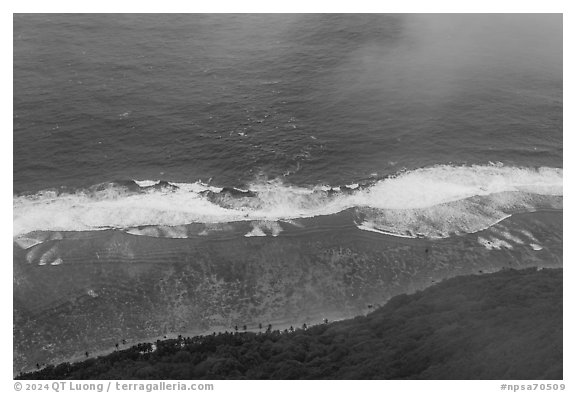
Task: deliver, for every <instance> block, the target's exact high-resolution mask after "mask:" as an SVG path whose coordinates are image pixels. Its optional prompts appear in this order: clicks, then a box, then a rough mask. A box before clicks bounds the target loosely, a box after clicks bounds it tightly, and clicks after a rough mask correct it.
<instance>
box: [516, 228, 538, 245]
mask: <svg viewBox="0 0 576 393" xmlns="http://www.w3.org/2000/svg"><path fill="white" fill-rule="evenodd" d="M520 232H521V233H522V234H523V235H524V236H526V237H527V238H528V239H530V240H532V241H533V242H534V243H538V242H539V240H538V239H536V237H535V236H534V235H533V234H532V233H530V232H529V231H527V230H525V229H522V230H520Z"/></svg>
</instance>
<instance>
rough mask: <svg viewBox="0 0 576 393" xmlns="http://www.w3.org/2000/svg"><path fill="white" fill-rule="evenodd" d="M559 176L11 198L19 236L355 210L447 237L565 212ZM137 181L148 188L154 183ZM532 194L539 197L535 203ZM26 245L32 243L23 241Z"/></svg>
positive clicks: (441, 174)
mask: <svg viewBox="0 0 576 393" xmlns="http://www.w3.org/2000/svg"><path fill="white" fill-rule="evenodd" d="M562 175H563V170H562V169H561V168H538V169H529V168H517V167H505V166H502V165H487V166H479V165H476V166H461V167H457V166H449V165H440V166H435V167H430V168H422V169H417V170H413V171H405V172H402V173H399V174H398V175H396V176H395V177H391V178H387V179H383V180H380V181H377V182H376V183H375V184H374V185H372V186H370V187H366V188H362V189H360V188H356V189H355V190H354V191H353V192H347V193H341V192H338V193H331V192H327V190H330V189H333V188H332V187H328V186H324V185H319V186H316V187H297V186H291V185H286V184H283V183H282V182H281V181H279V180H275V181H260V182H257V183H255V184H251V185H250V186H249V190H250V191H252V192H254V193H256V196H255V197H249V196H246V197H241V198H237V197H229V196H226V195H223V194H219V195H217V197H218V196H221V197H222V198H223V200H224V201H225V203H223V204H218V200H217V199H218V198H216V200H213V199H212V201H211V200H210V199H209V198H208V197H207V196H206V195H205V194H204V192H205V191H211V192H213V193H219V192H220V191H221V190H222V188H218V187H213V186H209V185H207V184H204V183H201V182H195V183H176V184H175V185H176V186H178V189H176V190H172V189H169V188H166V189H162V190H158V189H153V188H151V189H148V190H146V192H140V193H135V192H128V191H126V189H125V188H118V187H116V188H114V187H115V186H113V185H111V186H110V187H109V188H106V189H104V190H101V191H98V192H97V193H85V192H77V193H75V194H61V195H57V194H56V193H54V192H51V191H43V192H39V193H37V194H35V195H32V196H19V197H15V198H14V199H13V211H14V215H13V230H14V237H15V239H18V238H20V237H21V236H22V235H24V234H27V233H29V232H32V231H87V230H101V229H109V228H118V229H124V230H128V232H129V233H132V234H138V235H146V236H176V237H184V230H181V229H177V230H171V229H167V228H169V227H175V226H182V225H186V224H190V223H226V222H233V221H279V220H292V219H296V218H303V217H314V216H321V215H329V214H335V213H338V212H341V211H343V210H346V209H349V208H358V209H359V210H360V211H362V212H363V214H365V215H366V217H365V221H364V222H363V223H362V225H361V226H362V229H365V228H371V229H374V230H380V231H383V232H388V233H391V234H395V235H406V234H410V233H412V234H413V236H418V234H420V235H423V236H430V237H445V236H447V234H450V233H458V232H470V231H472V232H474V231H477V230H479V229H478V228H481V229H484V228H486V227H487V226H490V225H494V224H495V223H496V222H498V221H500V220H502V219H503V218H505V217H507V216H508V215H509V214H512V213H515V212H517V211H531V210H534V209H538V208H540V207H542V206H544V207H547V208H549V207H553V208H555V207H557V208H561V207H562V202H561V198H560V197H561V196H562ZM137 183H138V184H141V185H152V184H156V183H157V181H147V180H139V181H137ZM351 186H355V184H352V185H351ZM534 195H540V196H543V197H542V198H541V199H540V200H535V199H534V197H533V196H534ZM555 196H556V197H558V198H556V199H554V198H553V197H555ZM554 201H556V202H554ZM547 203H548V204H552V205H550V206H548V205H546V204H547ZM553 203H556V205H553ZM478 223H481V224H478ZM152 227H162V229H161V230H160V229H158V228H155V229H150V228H152ZM270 231H271V232H272V235H273V236H274V231H273V230H270ZM256 232H258V231H256ZM21 243H22V245H23V246H26V245H32V244H33V242H32V241H26V240H23V241H22V242H21Z"/></svg>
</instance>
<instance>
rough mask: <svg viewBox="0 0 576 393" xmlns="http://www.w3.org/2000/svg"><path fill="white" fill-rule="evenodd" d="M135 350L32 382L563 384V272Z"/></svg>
mask: <svg viewBox="0 0 576 393" xmlns="http://www.w3.org/2000/svg"><path fill="white" fill-rule="evenodd" d="M156 346H157V348H156V349H155V350H154V351H153V350H152V349H153V346H152V344H139V345H137V346H134V347H132V348H130V349H127V350H122V351H117V352H114V353H112V354H110V355H107V356H103V357H99V358H97V359H89V360H86V361H84V362H81V363H75V364H68V363H64V364H60V365H58V366H56V367H53V366H49V367H47V368H45V369H43V370H40V371H37V372H34V373H29V374H25V375H20V376H19V378H23V379H25V378H29V379H108V378H109V379H131V378H133V379H210V378H215V379H227V378H248V379H294V378H297V379H562V269H544V270H539V271H538V270H536V269H525V270H505V271H500V272H498V273H493V274H484V275H474V276H461V277H456V278H452V279H449V280H446V281H444V282H442V283H439V284H437V285H435V286H433V287H430V288H428V289H426V290H424V291H420V292H417V293H415V294H413V295H400V296H396V297H394V298H392V299H391V300H390V301H389V302H388V303H387V304H386V305H385V306H383V307H382V308H380V309H378V310H376V311H374V312H373V313H371V314H369V315H367V316H365V317H357V318H354V319H351V320H345V321H340V322H335V323H331V324H325V325H320V326H314V327H311V328H308V329H306V330H304V329H301V328H299V329H297V330H296V331H295V332H293V333H285V332H282V333H281V332H278V331H272V332H268V333H261V334H255V333H236V334H233V333H221V334H217V335H213V336H205V337H193V338H180V339H173V340H165V341H158V342H157V343H156Z"/></svg>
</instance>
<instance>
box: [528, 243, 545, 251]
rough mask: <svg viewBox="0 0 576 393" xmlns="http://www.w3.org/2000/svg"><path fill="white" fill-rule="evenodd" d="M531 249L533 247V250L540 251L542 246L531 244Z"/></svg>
mask: <svg viewBox="0 0 576 393" xmlns="http://www.w3.org/2000/svg"><path fill="white" fill-rule="evenodd" d="M530 247H532V249H533V250H536V251H540V250H541V249H542V246H541V245H540V244H536V243H530Z"/></svg>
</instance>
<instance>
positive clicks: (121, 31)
mask: <svg viewBox="0 0 576 393" xmlns="http://www.w3.org/2000/svg"><path fill="white" fill-rule="evenodd" d="M562 86H563V79H562V16H561V15H559V14H556V15H554V14H548V15H538V14H522V15H517V14H507V15H496V14H485V15H483V14H474V15H457V14H455V15H442V14H438V15H418V14H407V15H404V14H390V15H378V14H347V15H339V14H307V15H300V14H277V15H266V14H261V15H230V14H206V15H176V14H174V15H173V14H162V15H158V14H147V15H119V14H110V15H96V14H90V15H73V14H70V15H56V14H46V15H24V14H16V15H15V16H14V131H13V137H14V138H13V140H14V146H13V147H14V243H15V245H14V247H15V254H14V264H15V284H14V285H15V289H14V291H15V292H14V293H15V295H14V298H15V303H14V308H15V342H17V343H18V344H15V355H14V356H15V369H21V368H22V367H24V368H25V367H29V366H30V364H35V362H37V361H46V360H54V359H57V358H58V359H61V358H66V357H67V356H70V355H71V354H73V353H76V352H78V353H81V354H83V353H84V352H83V351H84V348H91V350H101V349H102V348H107V347H112V344H113V342H114V340H116V338H112V335H113V334H116V336H114V337H118V335H119V334H126V337H129V338H130V337H131V338H133V339H136V338H142V337H150V336H154V335H158V334H161V333H162V332H174V331H180V330H181V329H184V328H183V327H182V326H186V328H187V329H188V330H189V331H193V332H201V331H208V330H210V329H217V328H218V329H219V328H222V329H225V328H228V329H230V326H232V325H231V324H234V323H240V324H241V323H245V322H247V321H248V322H250V323H252V322H253V323H257V321H260V322H266V321H271V320H274V321H285V322H286V321H295V322H298V323H302V322H304V321H312V319H313V318H312V319H309V318H308V315H316V316H318V315H319V314H315V313H316V312H317V311H318V310H323V312H324V313H325V315H332V316H334V317H335V318H340V317H343V316H353V315H357V314H358V313H359V312H361V310H362V307H364V306H365V304H366V303H368V302H383V301H385V300H386V299H387V298H389V297H390V296H392V295H394V294H397V293H402V292H404V291H410V290H415V289H418V288H422V287H424V286H426V285H428V284H429V283H430V280H431V278H434V279H442V278H444V277H448V276H451V275H455V274H463V273H465V272H467V273H470V272H474V271H477V270H478V269H483V270H490V269H497V268H501V267H503V266H518V267H523V266H543V265H546V264H549V265H551V266H552V265H553V266H556V267H557V266H561V265H562V228H561V221H562V204H563V182H562V177H563V143H562V141H563V140H562V134H563V131H562V121H563V120H562V110H563V101H562V92H563V90H562ZM134 235H138V236H134ZM390 235H392V236H390ZM391 239H392V240H391ZM230 247H232V250H230V249H229V248H230ZM434 247H436V251H434ZM382 258H384V259H382ZM152 260H154V261H156V263H157V265H154V267H151V266H149V267H145V266H148V265H146V264H147V263H151V261H152ZM134 261H139V262H142V263H141V264H138V265H136V264H132V265H130V266H131V267H127V266H128V264H127V263H124V262H130V263H132V262H134ZM183 261H184V262H183ZM103 262H109V263H107V264H105V265H106V266H108V267H107V268H106V270H103V269H104V268H102V267H101V266H104V264H103ZM411 263H413V264H412V265H411ZM184 265H185V267H182V266H184ZM52 266H53V267H52ZM267 266H273V267H270V268H268V267H267ZM42 269H48V270H42ZM50 269H52V270H50ZM58 269H59V270H58ZM66 269H68V270H66ZM130 269H136V270H130ZM138 269H140V270H138ZM147 269H148V270H147ZM150 269H151V270H150ZM181 269H184V270H182V271H181ZM186 269H188V270H186ZM189 269H192V270H189ZM251 269H252V270H251ZM270 269H272V270H270ZM274 269H276V270H274ZM349 269H352V270H349ZM475 269H476V270H475ZM47 271H49V272H50V273H46V272H47ZM111 272H114V273H111ZM159 272H160V273H159ZM162 272H166V274H167V275H169V277H170V278H166V280H167V281H166V282H168V281H170V280H173V282H172V286H171V287H170V288H171V289H170V290H167V291H168V292H166V291H165V290H164V289H163V288H164V287H162V285H163V284H161V283H160V282H159V281H155V280H156V279H157V278H158V277H160V276H161V275H162V274H164V273H162ZM261 272H264V273H261ZM350 277H355V278H350ZM67 280H68V281H67ZM190 280H192V281H190ZM219 280H220V281H219ZM222 280H223V281H222ZM299 280H300V281H299ZM355 280H356V281H355ZM358 280H360V281H358ZM371 280H376V281H373V282H372V281H371ZM70 282H74V284H73V285H72V284H70ZM232 282H234V284H231V283H232ZM376 282H377V283H376ZM183 283H184V284H183ZM210 283H211V284H210ZM280 283H282V284H280ZM359 283H362V284H359ZM202 285H204V286H206V288H208V289H206V291H208V292H210V291H216V289H214V288H218V290H217V291H216V292H214V293H212V292H210V293H211V294H210V295H206V293H207V292H206V291H204V292H202V293H200V292H198V293H196V292H195V293H194V294H188V295H182V293H183V292H178V294H176V292H170V291H176V289H178V288H190V286H195V287H197V288H200V286H202ZM278 285H284V286H283V287H281V288H280V289H278V288H279V287H278ZM143 287H149V288H150V291H151V292H150V293H154V295H150V296H149V303H142V300H141V299H143V298H146V299H148V297H147V296H148V295H146V294H140V293H139V292H134V291H138V290H140V289H141V288H143ZM304 287H305V288H307V289H306V290H305V291H304V292H302V293H301V292H299V291H300V289H302V288H304ZM63 288H68V289H66V290H64V289H63ZM138 288H140V289H138ZM239 288H240V289H239ZM242 288H243V289H242ZM362 288H363V289H362ZM367 288H368V289H367ZM251 291H253V292H251ZM306 291H307V292H306ZM362 291H364V292H362ZM167 293H170V294H171V295H170V296H169V295H167ZM247 293H249V294H247ZM265 293H269V295H267V297H266V296H264V295H262V294H265ZM260 295H262V296H264V298H266V299H268V300H266V302H268V303H265V302H264V301H263V300H262V299H261V298H259V297H258V296H260ZM164 296H166V297H164ZM186 296H188V297H186ZM275 296H276V297H277V298H276V297H275ZM117 297H118V298H124V297H125V298H126V299H128V300H126V302H127V303H126V304H129V306H130V308H129V309H128V308H126V309H122V308H121V305H120V303H115V300H114V299H116V298H117ZM244 298H246V299H248V298H250V300H249V301H248V303H246V304H243V303H242V302H240V301H239V300H238V299H244ZM71 299H72V300H71ZM138 299H140V300H138ZM182 299H185V300H186V301H184V303H182ZM200 299H201V300H200ZM271 299H272V300H271ZM274 299H277V303H274V302H275V301H276V300H274ZM70 301H71V302H72V303H69V302H70ZM91 302H92V303H91ZM98 302H101V303H98ZM130 302H132V303H130ZM290 302H292V303H290ZM288 303H290V304H292V308H290V307H288V306H287V304H288ZM182 304H185V307H184V306H183V305H182ZM232 305H233V306H232ZM248 305H251V306H254V307H256V308H254V307H252V308H250V307H248ZM126 307H128V306H126ZM258 307H259V308H258ZM306 307H310V310H308V309H307V310H308V311H306V313H308V314H306V315H304V314H303V313H304V311H302V310H304V309H306ZM135 309H138V310H143V311H142V313H141V314H139V317H136V316H134V315H132V314H130V312H132V311H133V310H135ZM184 309H185V310H186V311H185V312H184V311H182V310H184ZM256 309H258V310H259V311H255V310H256ZM87 310H91V311H89V312H88V311H87ZM110 310H115V311H117V312H116V314H115V316H114V317H111V316H110V315H109V314H108V312H109V311H110ZM130 310H132V311H130ZM159 310H160V311H159ZM191 310H192V311H191ZM242 310H244V311H242ZM123 313H128V314H123ZM154 313H155V316H156V317H157V318H158V321H157V324H155V323H156V322H151V321H150V320H149V319H146V318H147V317H146V318H144V319H143V320H142V321H140V319H138V318H140V317H142V316H149V315H151V314H154ZM118 315H120V316H122V315H128V316H126V318H124V317H123V316H122V317H121V319H119V320H115V319H109V318H116V317H117V318H120V317H119V316H118ZM130 315H132V316H130ZM127 321H129V322H127ZM138 321H140V322H138ZM190 321H194V322H190ZM99 323H109V325H110V326H108V325H106V326H104V325H102V326H100V325H98V324H99ZM190 323H191V324H193V326H192V325H190ZM131 324H132V325H131ZM96 325H98V326H99V327H98V329H100V330H98V331H95V330H94V329H96V328H95V327H94V326H96ZM71 326H72V327H71ZM32 332H42V333H32ZM103 332H105V333H103ZM110 332H114V333H110ZM119 332H123V333H119ZM127 332H129V333H127ZM74 340H76V341H74ZM40 344H41V346H42V350H41V351H40V352H38V345H40ZM75 351H76V352H75Z"/></svg>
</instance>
